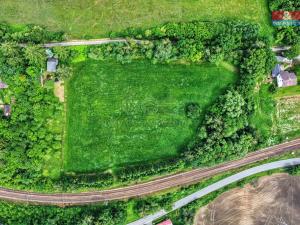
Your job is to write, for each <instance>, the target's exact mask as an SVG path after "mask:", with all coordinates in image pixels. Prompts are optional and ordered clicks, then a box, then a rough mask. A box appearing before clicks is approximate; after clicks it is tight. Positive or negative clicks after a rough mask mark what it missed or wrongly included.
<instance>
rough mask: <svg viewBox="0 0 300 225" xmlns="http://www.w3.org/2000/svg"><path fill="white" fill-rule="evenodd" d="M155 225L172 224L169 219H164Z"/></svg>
mask: <svg viewBox="0 0 300 225" xmlns="http://www.w3.org/2000/svg"><path fill="white" fill-rule="evenodd" d="M157 225H173V223H172V221H171V220H170V219H168V220H165V221H163V222H161V223H159V224H157Z"/></svg>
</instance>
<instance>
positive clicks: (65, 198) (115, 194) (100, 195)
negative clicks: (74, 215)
mask: <svg viewBox="0 0 300 225" xmlns="http://www.w3.org/2000/svg"><path fill="white" fill-rule="evenodd" d="M296 149H300V139H296V140H293V141H290V142H286V143H283V144H280V145H276V146H272V147H269V148H266V149H262V150H259V151H255V152H252V153H250V154H249V155H247V156H246V157H244V158H243V159H240V160H235V161H230V162H227V163H224V164H220V165H218V166H214V167H211V168H206V169H194V170H191V171H189V172H184V173H179V174H175V175H170V176H166V177H161V178H158V179H156V180H153V181H149V182H146V183H140V184H135V185H131V186H127V187H121V188H116V189H111V190H103V191H92V192H84V193H77V194H71V193H58V194H41V193H32V192H27V191H16V190H10V189H5V188H0V199H3V200H9V201H18V202H25V203H36V204H47V205H83V204H90V203H96V202H104V201H112V200H121V199H128V198H132V197H138V196H144V195H148V194H152V193H155V192H158V191H162V190H166V189H169V188H173V187H178V186H183V185H189V184H193V183H197V182H199V181H200V180H201V179H203V178H207V177H210V176H213V175H216V174H218V173H222V172H225V171H229V170H231V169H235V168H239V167H241V166H245V165H247V164H250V163H254V162H257V161H260V160H263V159H267V158H270V157H272V156H275V155H280V154H282V153H285V152H289V151H292V150H296Z"/></svg>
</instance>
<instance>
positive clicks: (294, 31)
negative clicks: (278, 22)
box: [269, 0, 300, 45]
mask: <svg viewBox="0 0 300 225" xmlns="http://www.w3.org/2000/svg"><path fill="white" fill-rule="evenodd" d="M269 8H270V10H271V11H276V10H279V11H280V10H281V11H282V10H286V11H296V10H300V2H299V1H298V0H269ZM275 31H276V32H275V41H276V43H277V44H285V45H294V44H296V43H299V42H300V27H292V26H291V27H276V29H275Z"/></svg>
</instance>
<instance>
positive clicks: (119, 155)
mask: <svg viewBox="0 0 300 225" xmlns="http://www.w3.org/2000/svg"><path fill="white" fill-rule="evenodd" d="M236 79H237V75H236V74H235V73H233V72H230V71H228V70H226V69H225V68H223V67H221V66H220V67H217V66H214V65H210V64H202V65H175V64H174V65H172V64H171V65H161V64H156V65H154V64H151V63H150V62H148V61H139V62H133V63H131V64H125V65H122V64H119V63H117V62H111V61H104V62H100V61H94V60H86V61H83V62H79V63H76V64H75V65H74V76H73V77H72V79H71V80H70V81H68V83H67V127H66V140H65V152H64V170H65V171H69V172H71V171H74V172H92V171H96V170H106V169H115V168H118V167H120V166H126V165H131V164H135V163H149V162H151V161H154V160H156V159H160V160H162V159H166V158H170V157H174V156H176V155H177V154H178V152H179V151H180V150H181V148H182V147H183V146H185V145H186V143H187V142H188V141H189V140H190V139H191V138H192V137H193V136H194V135H195V131H196V128H197V126H198V125H199V123H200V121H201V119H203V115H204V113H205V110H206V108H207V107H208V106H209V105H210V104H211V103H212V102H214V101H215V100H216V98H217V97H218V96H219V95H220V94H221V93H222V92H224V90H225V89H226V88H227V87H228V85H229V84H232V83H234V82H235V81H236ZM189 103H197V104H199V107H200V118H199V119H191V118H188V117H187V116H186V113H185V109H186V105H187V104H189Z"/></svg>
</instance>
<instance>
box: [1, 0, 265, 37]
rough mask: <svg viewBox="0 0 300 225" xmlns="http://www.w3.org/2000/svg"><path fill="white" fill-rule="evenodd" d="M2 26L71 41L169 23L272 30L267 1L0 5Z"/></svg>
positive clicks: (39, 0) (62, 0)
mask: <svg viewBox="0 0 300 225" xmlns="http://www.w3.org/2000/svg"><path fill="white" fill-rule="evenodd" d="M0 12H1V13H0V21H6V22H8V23H11V24H27V23H33V24H40V25H45V26H47V27H49V28H50V29H52V30H62V31H65V32H67V33H68V34H70V37H72V38H83V37H85V38H90V37H94V38H95V37H104V36H107V35H108V33H109V32H110V31H120V30H123V29H126V28H128V27H143V28H146V27H150V26H154V25H158V24H161V23H164V22H169V21H189V20H206V21H207V20H218V21H222V20H223V19H225V18H236V19H245V20H248V21H253V22H257V23H259V24H261V26H262V27H263V29H264V30H269V29H271V28H270V15H269V12H268V8H267V4H266V0H197V1H195V0H179V1H175V0H147V1H146V0H135V1H132V0H51V1H49V0H18V1H16V0H1V1H0Z"/></svg>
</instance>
